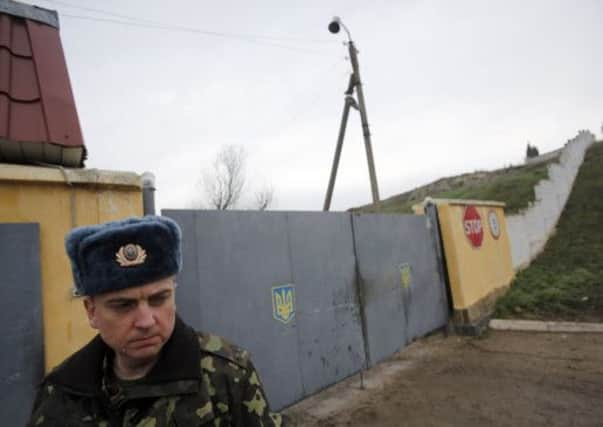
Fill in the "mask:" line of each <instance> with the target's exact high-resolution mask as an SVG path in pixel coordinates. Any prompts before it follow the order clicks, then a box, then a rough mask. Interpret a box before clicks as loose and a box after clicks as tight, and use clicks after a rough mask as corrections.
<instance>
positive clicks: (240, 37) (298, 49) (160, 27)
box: [60, 13, 331, 57]
mask: <svg viewBox="0 0 603 427" xmlns="http://www.w3.org/2000/svg"><path fill="white" fill-rule="evenodd" d="M60 16H61V17H66V18H73V19H83V20H88V21H96V22H108V23H112V24H118V25H125V26H128V27H140V28H149V29H155V30H163V31H175V32H183V33H193V34H201V35H205V36H213V37H221V38H226V39H236V40H240V41H243V42H247V43H254V44H258V45H263V46H272V47H276V48H280V49H287V50H292V51H296V52H301V53H308V54H314V55H319V56H329V57H330V56H331V55H330V54H327V53H325V52H321V51H318V50H312V49H306V48H302V47H297V46H289V45H284V44H281V43H274V42H270V41H264V40H259V39H254V38H249V37H247V36H244V35H239V34H229V33H218V32H213V31H205V30H199V29H195V28H185V27H171V26H164V25H153V24H143V23H134V22H125V21H119V20H116V19H109V18H95V17H91V16H81V15H71V14H67V13H61V15H60Z"/></svg>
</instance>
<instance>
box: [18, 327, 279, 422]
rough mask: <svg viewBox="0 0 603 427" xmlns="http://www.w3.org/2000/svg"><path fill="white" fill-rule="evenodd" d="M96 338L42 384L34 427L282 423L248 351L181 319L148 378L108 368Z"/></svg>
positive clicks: (105, 354)
mask: <svg viewBox="0 0 603 427" xmlns="http://www.w3.org/2000/svg"><path fill="white" fill-rule="evenodd" d="M111 354H112V353H111V350H110V349H109V347H108V346H107V345H106V344H105V343H104V342H103V341H102V339H101V338H100V337H99V336H97V337H96V338H94V339H93V340H92V341H91V342H90V343H89V344H87V345H86V346H85V347H83V348H82V349H81V350H79V351H78V352H76V353H75V354H73V355H72V356H71V357H70V358H68V359H67V360H66V361H65V362H63V363H62V364H61V365H60V366H58V367H57V368H56V369H55V370H53V371H52V372H51V373H50V374H49V375H48V376H47V377H46V378H45V379H44V381H43V382H42V384H41V385H40V388H39V390H38V394H37V396H36V400H35V403H34V408H33V411H32V415H31V418H30V421H29V424H28V425H29V426H62V427H70V426H95V427H134V426H137V427H143V426H144V427H167V426H205V425H207V426H266V427H267V426H280V425H281V416H280V415H279V414H276V413H272V412H271V411H270V408H269V406H268V403H267V400H266V397H265V395H264V392H263V389H262V386H261V384H260V381H259V378H258V375H257V373H256V370H255V368H254V367H253V364H252V363H251V360H250V358H249V354H248V353H247V352H246V351H244V350H242V349H240V348H237V347H235V346H233V345H232V344H229V343H228V342H226V341H225V340H223V339H221V338H219V337H217V336H215V335H208V334H202V333H196V332H195V331H194V330H193V329H191V328H190V327H189V326H187V325H186V324H184V323H183V322H182V321H181V320H179V319H177V320H176V327H175V328H174V333H173V334H172V336H171V338H170V339H169V340H168V341H167V343H166V344H165V346H164V347H163V349H162V351H161V355H160V358H159V360H158V361H157V363H156V364H155V366H154V367H153V368H152V369H151V371H150V372H149V373H148V374H147V375H146V376H145V377H144V378H142V379H140V380H136V381H129V382H128V381H119V380H116V379H115V378H114V376H113V375H111V374H110V373H109V372H110V371H112V369H111V368H110V367H109V365H108V363H107V360H108V355H111Z"/></svg>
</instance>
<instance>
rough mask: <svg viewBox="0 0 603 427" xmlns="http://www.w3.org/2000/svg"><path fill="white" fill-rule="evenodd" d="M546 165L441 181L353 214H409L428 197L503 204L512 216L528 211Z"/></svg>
mask: <svg viewBox="0 0 603 427" xmlns="http://www.w3.org/2000/svg"><path fill="white" fill-rule="evenodd" d="M552 161H557V160H556V159H554V160H552ZM549 163H551V161H549V162H545V163H540V164H535V165H525V166H514V167H507V168H504V169H499V170H495V171H490V172H475V173H469V174H464V175H459V176H455V177H451V178H443V179H440V180H438V181H435V182H433V183H431V184H428V185H426V186H423V187H419V188H417V189H415V190H413V191H409V192H407V193H403V194H399V195H397V196H393V197H390V198H389V199H385V200H383V201H381V204H380V206H379V207H378V208H377V207H375V206H373V205H367V206H362V207H359V208H354V209H352V211H360V212H381V213H412V206H413V205H414V204H416V203H420V202H422V201H423V200H424V199H425V197H427V196H429V197H432V198H446V199H474V200H495V201H499V202H505V203H506V207H505V212H506V213H507V214H513V213H516V212H518V211H519V210H521V209H524V208H527V207H528V206H529V204H530V203H531V202H533V201H534V198H535V195H534V186H535V185H536V184H537V183H538V181H540V180H542V179H546V178H548V165H549Z"/></svg>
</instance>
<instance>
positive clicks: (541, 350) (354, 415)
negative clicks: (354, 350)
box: [285, 331, 603, 427]
mask: <svg viewBox="0 0 603 427" xmlns="http://www.w3.org/2000/svg"><path fill="white" fill-rule="evenodd" d="M363 378H364V389H362V388H361V386H360V381H359V376H358V375H356V376H354V377H352V378H349V379H348V380H346V381H344V382H342V383H340V384H337V385H335V386H333V387H331V388H329V389H327V390H325V391H323V392H321V393H318V394H317V395H314V396H312V397H310V398H308V399H305V400H304V401H302V402H300V403H298V404H296V405H294V406H292V407H290V408H289V409H288V410H286V411H285V414H286V416H288V417H289V420H290V425H293V426H300V427H302V426H333V427H339V426H422V427H423V426H463V427H470V426H514V427H517V426H599V427H601V426H603V334H584V333H576V334H561V333H534V332H530V333H526V332H506V331H490V332H488V333H487V334H486V335H485V336H483V337H481V338H467V337H458V336H448V337H445V336H443V335H435V336H432V337H429V338H425V339H423V340H420V341H417V342H415V343H413V344H412V345H410V346H409V347H407V348H406V349H404V350H403V351H401V352H400V353H399V354H397V355H395V356H394V357H393V358H392V359H391V360H388V361H386V362H384V363H382V364H380V365H378V366H377V367H375V368H373V369H371V370H370V371H368V372H366V373H365V374H364V377H363Z"/></svg>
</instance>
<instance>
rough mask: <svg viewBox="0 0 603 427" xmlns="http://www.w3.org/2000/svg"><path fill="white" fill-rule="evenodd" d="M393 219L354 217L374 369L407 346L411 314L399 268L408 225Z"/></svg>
mask: <svg viewBox="0 0 603 427" xmlns="http://www.w3.org/2000/svg"><path fill="white" fill-rule="evenodd" d="M398 218H399V217H397V216H393V215H352V224H353V230H354V241H355V244H356V256H357V262H358V274H359V278H358V280H360V289H361V290H360V292H361V296H362V300H363V304H364V316H365V321H366V335H367V344H368V345H367V347H368V359H369V363H370V365H371V366H373V365H375V364H377V363H379V362H380V361H382V360H384V359H386V358H387V357H389V356H391V355H392V354H394V353H395V352H396V351H398V350H399V349H400V347H402V346H403V345H404V344H405V343H406V342H407V337H406V330H407V312H406V309H405V300H406V298H405V297H404V296H403V292H402V286H401V283H400V270H399V267H400V265H401V264H402V263H404V262H406V257H405V256H403V247H404V246H405V237H406V236H405V231H407V230H405V228H409V227H404V226H405V225H406V226H407V225H408V224H407V223H405V222H401V221H399V219H398Z"/></svg>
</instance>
